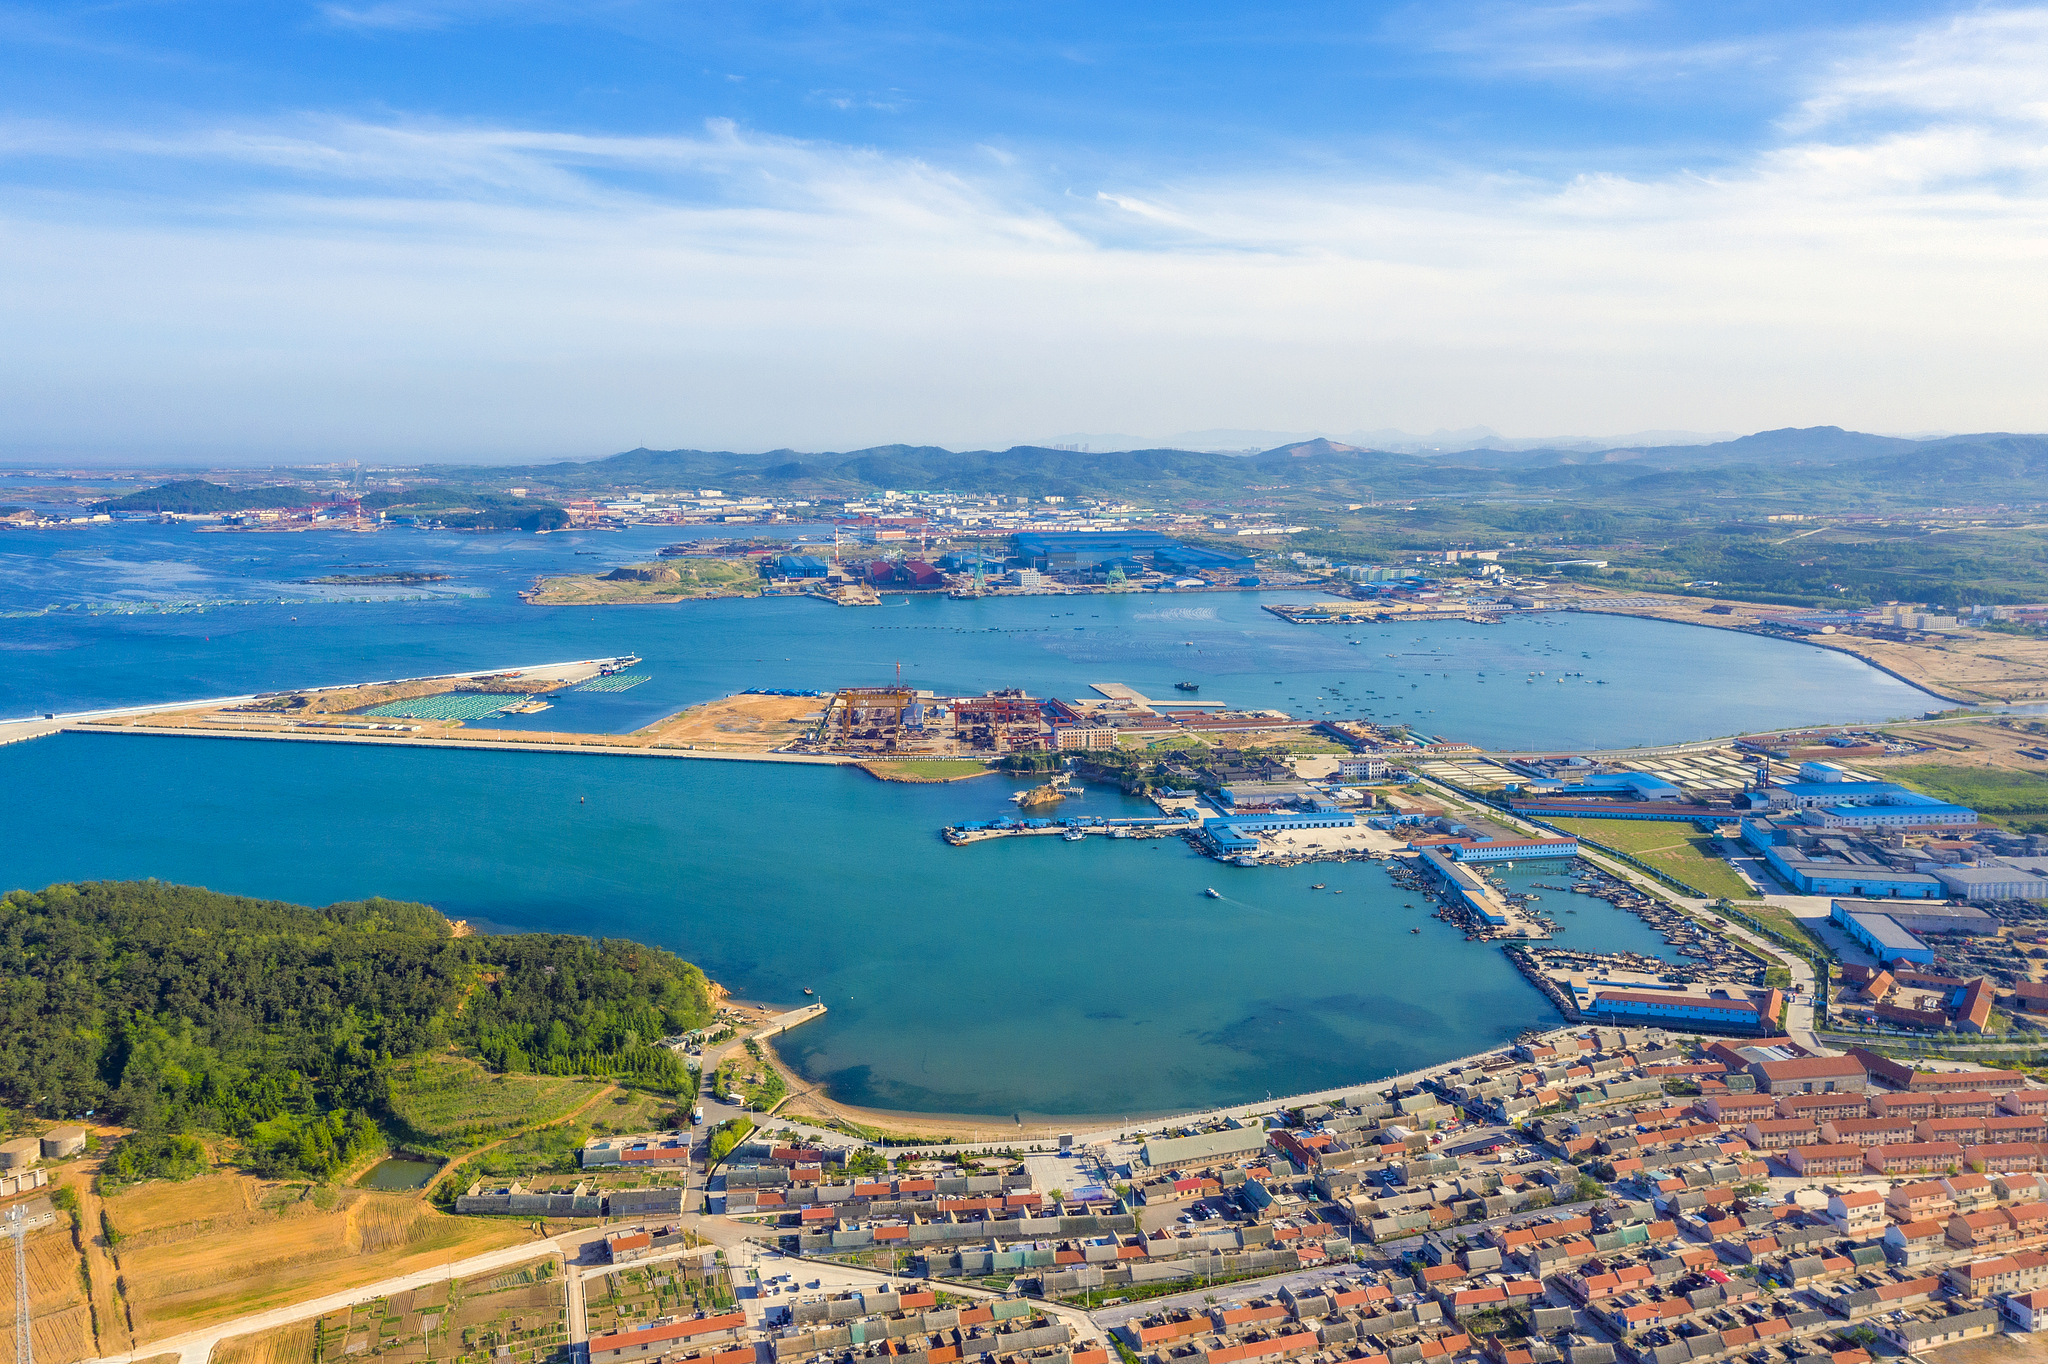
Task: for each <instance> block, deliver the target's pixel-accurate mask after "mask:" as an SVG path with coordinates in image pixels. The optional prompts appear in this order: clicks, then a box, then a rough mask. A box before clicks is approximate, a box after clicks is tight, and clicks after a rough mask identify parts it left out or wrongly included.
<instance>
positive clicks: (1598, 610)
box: [1559, 592, 2011, 706]
mask: <svg viewBox="0 0 2048 1364" xmlns="http://www.w3.org/2000/svg"><path fill="white" fill-rule="evenodd" d="M1639 595H1642V596H1651V595H1655V594H1653V593H1648V592H1645V593H1641V594H1639ZM1670 600H1671V601H1673V602H1681V601H1683V602H1691V601H1698V600H1706V599H1702V598H1695V597H1673V598H1670ZM1598 603H1599V598H1597V597H1585V598H1580V599H1578V600H1576V601H1570V602H1560V603H1559V607H1560V608H1561V609H1563V610H1567V611H1578V612H1582V613H1584V614H1587V615H1597V616H1620V617H1622V618H1623V619H1626V620H1654V621H1661V622H1663V623H1664V624H1666V625H1691V626H1694V627H1696V628H1698V629H1701V630H1725V631H1727V632H1728V633H1730V634H1737V635H1753V634H1757V633H1758V632H1757V631H1754V630H1746V629H1744V628H1743V627H1742V626H1741V625H1739V624H1736V623H1734V622H1733V619H1732V618H1730V617H1723V618H1722V620H1723V621H1727V622H1728V623H1725V624H1724V623H1722V622H1721V621H1711V620H1681V619H1678V618H1675V617H1672V616H1659V615H1650V614H1648V613H1646V612H1644V611H1642V610H1641V609H1640V608H1623V607H1615V606H1602V605H1600V604H1598ZM1664 609H1672V608H1664ZM1702 609H1703V610H1704V608H1702ZM1760 637H1761V638H1764V639H1782V640H1784V641H1785V642H1786V643H1787V644H1804V645H1806V646H1807V647H1808V648H1810V649H1824V650H1826V651H1827V652H1829V653H1835V654H1844V655H1846V656H1848V657H1850V658H1853V659H1855V660H1856V661H1857V662H1858V663H1861V664H1863V665H1864V666H1865V667H1869V668H1875V669H1876V670H1877V671H1878V672H1881V673H1883V674H1884V675H1885V676H1887V677H1889V678H1891V679H1892V680H1893V681H1895V682H1900V683H1904V684H1905V685H1906V686H1908V687H1911V688H1912V689H1913V690H1914V691H1917V692H1920V693H1922V694H1924V695H1927V696H1931V697H1933V698H1934V699H1935V700H1937V701H1946V702H1948V703H1949V704H1950V705H1954V706H1984V705H1994V706H1996V705H2009V704H2011V703H2010V702H2002V701H1999V702H1986V701H1973V700H1970V699H1968V698H1966V697H1961V696H1950V695H1949V694H1948V693H1947V692H1940V691H1936V690H1935V689H1934V688H1933V686H1931V685H1930V684H1929V683H1927V682H1923V681H1920V680H1919V679H1917V678H1912V677H1908V676H1907V675H1906V674H1904V673H1902V672H1900V671H1899V670H1898V669H1897V668H1894V667H1892V666H1890V665H1889V664H1885V663H1880V662H1879V661H1878V660H1876V659H1874V658H1872V657H1871V656H1870V655H1868V654H1866V653H1863V652H1862V651H1860V650H1857V649H1852V648H1849V647H1847V646H1846V645H1842V644H1833V643H1828V642H1825V641H1827V640H1830V639H1842V638H1844V636H1841V635H1831V636H1820V637H1814V636H1806V635H1802V636H1798V637H1791V636H1786V635H1771V634H1765V635H1761V636H1760Z"/></svg>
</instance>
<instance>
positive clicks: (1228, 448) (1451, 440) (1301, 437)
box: [1045, 426, 1735, 455]
mask: <svg viewBox="0 0 2048 1364" xmlns="http://www.w3.org/2000/svg"><path fill="white" fill-rule="evenodd" d="M1734 436H1735V433H1734V432H1733V431H1634V432H1631V433H1629V434H1627V435H1623V436H1538V437H1528V436H1513V437H1511V436H1503V435H1501V434H1500V433H1499V432H1497V431H1495V430H1494V429H1493V428H1492V427H1489V426H1468V427H1466V428H1465V429H1463V430H1461V431H1447V430H1437V431H1431V432H1429V433H1427V434H1418V433H1416V432H1412V431H1399V430H1395V429H1394V428H1392V427H1381V428H1379V429H1377V430H1373V431H1364V430H1359V431H1344V432H1330V431H1257V430H1249V429H1243V428H1238V427H1217V428H1212V429H1210V430H1207V431H1181V432H1177V433H1175V434H1174V435H1171V436H1166V437H1164V438H1157V439H1155V438H1148V437H1144V436H1131V435H1125V434H1122V433H1115V432H1111V433H1104V432H1085V431H1084V432H1071V433H1069V434H1067V435H1064V436H1054V437H1052V438H1051V439H1050V440H1048V441H1046V442H1045V444H1047V445H1050V446H1052V447H1054V448H1055V449H1058V448H1060V447H1063V446H1068V445H1079V446H1083V447H1085V448H1087V449H1089V450H1135V449H1144V448H1148V447H1152V446H1163V447H1167V448H1171V449H1176V450H1209V451H1214V452H1216V453H1218V454H1231V455H1244V454H1259V453H1262V452H1264V451H1266V450H1271V449H1275V448H1278V447H1281V446H1289V445H1297V444H1302V443H1305V442H1308V441H1312V440H1316V439H1319V438H1320V439H1326V440H1329V441H1331V442H1333V443H1335V444H1339V445H1353V446H1357V447H1358V448H1359V449H1362V450H1385V451H1387V452H1389V453H1391V454H1403V455H1434V454H1442V453H1444V452H1446V451H1472V450H1620V449H1640V448H1645V447H1649V446H1656V445H1705V444H1708V443H1710V442H1713V441H1722V440H1732V439H1734Z"/></svg>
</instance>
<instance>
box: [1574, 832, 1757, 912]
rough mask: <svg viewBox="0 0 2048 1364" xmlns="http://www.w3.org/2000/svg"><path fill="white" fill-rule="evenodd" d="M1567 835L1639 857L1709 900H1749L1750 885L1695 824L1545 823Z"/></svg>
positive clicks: (1750, 894) (1751, 893)
mask: <svg viewBox="0 0 2048 1364" xmlns="http://www.w3.org/2000/svg"><path fill="white" fill-rule="evenodd" d="M1544 822H1545V823H1547V824H1555V825H1556V826H1557V827H1558V828H1560V829H1562V830H1564V831H1565V832H1566V833H1568V834H1574V835H1576V836H1578V837H1580V838H1583V839H1586V840H1587V841H1589V842H1592V843H1600V844H1605V845H1606V846H1607V847H1610V848H1613V849H1615V850H1616V851H1618V852H1625V853H1627V854H1628V855H1629V856H1631V857H1635V858H1640V859H1641V860H1642V861H1644V862H1646V863H1648V864H1649V865H1650V866H1653V867H1656V868H1657V869H1658V870H1660V871H1664V872H1668V873H1669V874H1671V875H1672V876H1675V877H1677V878H1678V879H1679V880H1681V881H1683V882H1685V883H1686V884H1687V885H1689V886H1692V887H1695V888H1696V889H1698V890H1700V891H1703V892H1704V893H1706V894H1708V895H1725V896H1727V897H1728V898H1729V899H1731V900H1747V899H1749V898H1750V897H1751V896H1752V895H1753V894H1755V892H1754V891H1752V890H1751V889H1750V888H1749V886H1748V884H1747V883H1746V882H1744V881H1743V879H1742V878H1741V877H1740V876H1738V875H1736V874H1735V872H1734V871H1733V870H1732V869H1731V868H1730V867H1729V866H1728V864H1727V863H1726V862H1724V861H1722V860H1721V859H1720V858H1719V857H1717V856H1715V854H1714V851H1713V844H1714V840H1713V839H1712V838H1709V837H1708V836H1707V835H1705V834H1703V833H1701V832H1700V831H1699V830H1698V829H1696V828H1694V827H1693V826H1692V825H1691V824H1689V823H1686V822H1684V821H1680V820H1658V819H1546V820H1545V821H1544Z"/></svg>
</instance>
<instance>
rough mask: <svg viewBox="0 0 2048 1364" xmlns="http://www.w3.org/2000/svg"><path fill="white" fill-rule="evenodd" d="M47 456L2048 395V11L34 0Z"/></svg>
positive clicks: (1652, 422)
mask: <svg viewBox="0 0 2048 1364" xmlns="http://www.w3.org/2000/svg"><path fill="white" fill-rule="evenodd" d="M0 54H4V55H0V60H4V62H5V68H4V81H0V187H4V191H0V251H4V256H0V259H5V260H6V261H7V263H8V268H7V269H6V271H5V272H4V274H0V291H4V292H0V301H4V303H5V306H6V307H7V310H8V312H9V313H10V314H11V315H12V317H13V318H14V324H13V325H11V326H10V327H9V328H8V329H7V331H6V339H5V340H0V347H4V350H0V368H4V371H5V372H4V373H0V404H4V405H5V407H6V409H7V410H8V411H10V413H11V414H12V415H11V417H10V419H9V420H8V421H7V423H5V425H4V426H0V457H12V458H46V457H47V458H58V457H75V458H80V459H83V458H88V457H100V458H104V457H115V456H122V457H137V458H172V457H181V458H195V459H212V458H220V459H227V458H236V459H242V458H266V457H276V458H299V457H313V456H326V455H335V454H341V455H348V454H358V455H363V456H367V457H372V458H380V459H382V458H397V459H403V458H440V457H459V458H528V457H533V456H538V455H559V454H567V455H591V454H600V453H605V452H608V451H610V450H614V449H621V448H626V447H629V446H632V445H636V444H642V443H645V444H651V445H659V446H668V445H701V446H712V447H719V446H724V447H731V448H767V447H771V446H778V445H785V444H786V445H793V446H797V447H799V448H848V447H852V446H857V445H862V444H868V443H874V442H879V441H887V440H907V441H933V442H937V443H942V444H948V445H953V446H956V447H957V446H963V445H977V444H996V445H1005V444H1009V443H1013V442H1017V441H1026V440H1041V439H1048V438H1052V437H1054V436H1056V435H1058V434H1061V433H1067V432H1074V431H1117V432H1131V433H1136V434H1140V435H1145V436H1151V437H1157V436H1163V435H1165V434H1168V433H1172V432H1179V431H1187V430H1192V429H1201V428H1210V427H1249V428H1259V429H1278V430H1286V431H1305V430H1324V431H1329V432H1332V433H1344V432H1350V431H1355V430H1364V429H1374V428H1386V427H1405V428H1409V429H1417V430H1425V431H1426V430H1430V429H1433V428H1436V427H1454V428H1456V427H1466V426H1471V425H1476V424H1486V425H1490V426H1492V427H1494V428H1496V429H1498V430H1501V431H1504V432H1507V433H1509V434H1514V435H1542V434H1567V433H1573V434H1596V435H1597V434H1603V433H1618V432H1624V431H1634V430H1640V429H1644V428H1677V429H1693V430H1753V429H1760V428H1764V427H1771V426H1782V425H1795V424H1796V425H1808V424H1816V423H1822V422H1828V423H1836V424H1841V425H1846V426H1854V427H1861V428H1864V429H1876V430H1893V431H1917V430H1933V429H1950V430H1981V429H2001V428H2002V429H2041V428H2042V427H2043V426H2048V411H2044V410H2043V408H2044V407H2048V397H2044V392H2048V385H2042V384H2041V383H2040V382H2039V378H2038V374H2039V370H2040V361H2041V359H2042V350H2043V341H2044V339H2048V337H2044V330H2048V328H2044V323H2043V321H2042V319H2043V318H2044V317H2048V309H2044V308H2043V307H2042V306H2041V305H2042V304H2043V302H2048V299H2044V298H2043V296H2042V295H2043V293H2044V282H2048V275H2044V268H2043V267H2044V265H2048V260H2044V256H2048V246H2044V243H2048V233H2044V232H2043V230H2042V229H2043V227H2044V217H2048V200H2044V196H2043V194H2042V189H2043V183H2042V181H2043V170H2044V167H2048V150H2044V147H2048V74H2044V73H2048V11H2044V10H2041V9H2029V8H2022V7H1982V6H1968V7H1965V6H1934V5H1898V4H1894V5H1885V4H1859V5H1855V6H1850V5H1839V4H1811V5H1806V6H1800V7H1788V6H1784V5H1768V6H1767V5H1759V4H1744V3H1738V4H1727V5H1715V6H1708V5H1690V6H1675V5H1666V4H1656V3H1598V2H1597V0H1596V2H1595V3H1585V4H1555V5H1516V4H1481V5H1461V4H1456V3H1452V4H1429V5H1420V4H1397V5H1372V4H1353V5H1334V4H1304V5H1271V6H1264V7H1258V8H1253V7H1224V6H1216V5H1191V4H1179V5H1173V6H1165V5H1156V6H1155V5H1135V6H1123V7H1110V6H1100V5H1087V6H1083V5H1078V4H1032V5H1013V6H995V5H981V6H964V5H936V4H935V5H922V6H878V5H778V4H773V3H764V4H751V5H739V4H726V3H706V4H695V5H686V4H665V3H664V4H655V3H646V4H641V3H617V4H587V5H586V4H570V3H519V2H518V0H506V2H504V3H488V2H485V3H468V2H465V0H453V2H450V3H441V2H440V0H417V2H416V3H413V2H408V0H357V2H356V3H326V4H319V3H315V4H300V3H291V2H289V0H287V2H286V3H275V4H268V5H235V4H226V3H211V4H204V5H201V4H189V3H175V2H174V0H156V2H154V3H151V2H149V0H130V2H129V3H97V4H75V5H59V4H44V5H12V6H8V5H0Z"/></svg>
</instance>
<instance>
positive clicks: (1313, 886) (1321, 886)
mask: <svg viewBox="0 0 2048 1364" xmlns="http://www.w3.org/2000/svg"><path fill="white" fill-rule="evenodd" d="M1322 888H1323V883H1322V882H1321V881H1318V882H1316V883H1315V884H1314V885H1312V886H1310V887H1309V889H1310V890H1321V889H1322Z"/></svg>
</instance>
